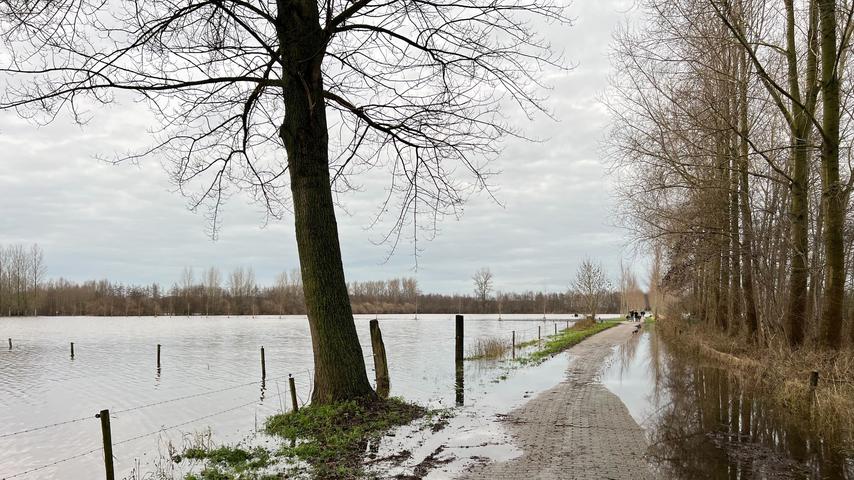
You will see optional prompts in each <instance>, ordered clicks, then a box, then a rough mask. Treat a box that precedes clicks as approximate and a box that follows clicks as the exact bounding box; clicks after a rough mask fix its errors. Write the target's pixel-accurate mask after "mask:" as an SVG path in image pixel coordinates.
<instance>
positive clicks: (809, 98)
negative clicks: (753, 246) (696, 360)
mask: <svg viewBox="0 0 854 480" xmlns="http://www.w3.org/2000/svg"><path fill="white" fill-rule="evenodd" d="M784 3H785V6H786V58H787V66H788V80H789V95H790V96H791V97H792V99H793V101H792V102H791V105H792V109H791V111H792V119H791V122H792V123H791V125H790V127H791V145H792V174H791V176H792V182H791V186H790V188H791V198H790V201H791V203H790V207H789V219H790V222H791V230H790V235H791V241H792V245H791V252H792V269H791V274H790V276H789V304H788V308H787V312H786V333H787V336H788V339H789V344H790V345H792V346H799V345H801V344H802V343H803V342H804V330H805V328H806V323H807V296H808V291H807V282H808V279H809V264H808V256H809V237H808V234H809V233H808V231H809V148H810V147H809V142H808V140H809V135H810V132H811V131H812V125H811V123H810V115H811V114H812V112H813V111H814V105H815V94H816V91H815V84H816V76H817V75H816V70H817V69H816V52H815V49H814V48H808V49H807V50H808V51H807V66H806V82H805V85H806V92H805V95H804V96H803V97H802V96H801V89H800V83H799V81H800V72H799V70H798V48H797V45H796V42H795V29H796V27H795V8H794V2H793V1H792V0H786V1H785V2H784ZM815 17H816V15H815V3H814V2H810V7H809V23H810V28H809V36H810V38H809V39H808V42H809V45H810V46H815V38H816V37H815V28H816V25H815V21H816V18H815ZM804 99H806V102H804Z"/></svg>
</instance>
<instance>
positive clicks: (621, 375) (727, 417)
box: [602, 329, 854, 480]
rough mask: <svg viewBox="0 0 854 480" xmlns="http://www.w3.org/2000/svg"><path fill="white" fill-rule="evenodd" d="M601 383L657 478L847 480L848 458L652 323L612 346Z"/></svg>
mask: <svg viewBox="0 0 854 480" xmlns="http://www.w3.org/2000/svg"><path fill="white" fill-rule="evenodd" d="M602 383H603V384H604V385H605V386H606V387H607V388H608V389H610V390H611V391H612V392H614V393H615V394H616V395H618V396H619V397H620V399H621V400H622V401H623V403H624V404H625V405H626V406H627V407H628V409H629V412H630V413H631V415H632V417H633V418H634V419H635V420H636V421H637V422H638V424H639V425H641V427H643V428H644V429H645V431H646V433H647V437H648V439H649V441H650V445H651V446H650V449H649V452H648V457H649V460H650V462H651V463H652V466H653V468H654V469H655V470H656V471H657V473H658V474H659V476H660V477H661V478H673V479H693V478H715V479H717V478H720V479H733V480H766V479H768V480H771V479H829V480H852V479H854V458H851V457H849V458H845V457H844V456H842V455H840V454H839V453H836V451H835V450H834V445H833V444H832V443H831V442H829V441H826V440H822V439H820V438H818V437H817V436H815V435H813V434H811V433H810V432H809V431H807V430H806V429H805V428H803V426H802V425H794V424H791V423H787V422H786V421H785V420H784V417H783V416H781V415H779V412H775V411H774V410H773V409H772V408H771V407H770V406H769V405H767V403H766V402H763V399H762V397H761V396H759V395H757V394H756V393H755V392H753V391H752V390H751V388H750V386H749V385H742V384H740V383H739V382H738V380H737V379H736V378H734V377H733V376H731V375H729V374H728V373H727V372H726V371H724V370H721V369H718V368H713V367H710V366H708V365H703V364H702V363H700V362H699V361H698V359H697V358H696V357H694V356H691V355H688V354H685V353H682V352H680V351H676V350H672V349H669V348H668V346H667V343H666V342H665V341H664V340H662V339H661V338H660V337H658V336H657V335H656V334H655V332H654V329H648V330H647V331H644V333H643V334H641V335H636V336H634V337H632V339H631V340H630V341H628V342H627V343H625V344H624V345H622V346H620V347H619V348H617V349H616V350H615V352H614V356H613V358H612V359H611V362H610V365H609V366H608V367H607V368H606V369H605V370H604V372H603V374H602Z"/></svg>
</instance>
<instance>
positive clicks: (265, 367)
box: [261, 347, 267, 380]
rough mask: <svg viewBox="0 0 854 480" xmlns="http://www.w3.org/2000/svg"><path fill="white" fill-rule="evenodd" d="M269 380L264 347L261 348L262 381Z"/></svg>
mask: <svg viewBox="0 0 854 480" xmlns="http://www.w3.org/2000/svg"><path fill="white" fill-rule="evenodd" d="M265 378H267V360H266V359H265V358H264V347H261V379H262V380H263V379H265Z"/></svg>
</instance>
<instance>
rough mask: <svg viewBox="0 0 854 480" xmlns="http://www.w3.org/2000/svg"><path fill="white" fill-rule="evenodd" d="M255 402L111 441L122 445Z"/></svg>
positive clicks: (251, 403)
mask: <svg viewBox="0 0 854 480" xmlns="http://www.w3.org/2000/svg"><path fill="white" fill-rule="evenodd" d="M256 403H258V400H252V401H251V402H247V403H243V404H241V405H237V406H235V407H231V408H227V409H225V410H220V411H218V412H214V413H211V414H208V415H203V416H201V417H197V418H194V419H192V420H187V421H185V422H181V423H176V424H174V425H170V426H168V427H160V428H159V429H157V430H155V431H152V432H148V433H143V434H141V435H136V436H134V437H130V438H127V439H124V440H122V441H119V442H114V443H113V446H116V445H123V444H125V443H130V442H132V441H134V440H139V439H141V438H145V437H150V436H152V435H156V434H158V433H163V432H167V431H169V430H173V429H175V428H178V427H183V426H185V425H189V424H191V423H195V422H198V421H200V420H205V419H208V418H211V417H215V416H217V415H222V414H223V413H228V412H233V411H234V410H239V409H241V408H245V407H248V406H249V405H253V404H256Z"/></svg>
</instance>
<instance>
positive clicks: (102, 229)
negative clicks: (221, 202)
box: [0, 0, 642, 293]
mask: <svg viewBox="0 0 854 480" xmlns="http://www.w3.org/2000/svg"><path fill="white" fill-rule="evenodd" d="M632 3H633V2H631V1H630V0H609V1H603V0H576V1H575V3H574V4H573V5H571V6H570V8H569V14H570V15H571V16H572V17H573V18H575V25H574V26H572V27H569V28H564V27H561V28H551V29H549V30H548V32H549V40H550V41H551V42H552V43H553V45H554V46H555V47H556V48H558V49H563V50H564V52H565V56H566V58H567V60H568V61H569V62H571V63H572V64H573V65H575V68H574V69H573V70H572V71H570V72H561V73H554V74H550V75H549V76H548V77H547V81H548V83H549V84H550V85H552V87H553V90H552V92H551V95H550V100H549V106H550V107H551V108H552V110H553V112H554V114H555V116H556V118H557V121H552V120H549V119H547V118H541V119H537V120H536V121H534V122H525V124H522V125H520V126H521V127H522V128H523V129H524V130H525V131H527V132H529V133H535V134H536V135H538V136H539V137H541V138H544V139H545V140H544V141H543V142H539V143H525V142H521V141H511V142H508V143H507V145H506V148H505V150H504V152H503V154H502V155H501V157H500V158H499V159H497V160H496V162H495V163H494V164H493V167H494V168H495V169H497V170H500V171H502V174H501V175H500V176H499V177H497V178H495V179H494V182H493V183H497V185H498V188H497V190H496V196H497V198H498V199H499V200H500V201H501V203H502V205H498V204H496V203H495V202H493V201H492V200H491V199H489V198H488V197H486V196H479V197H475V198H473V199H472V200H471V201H470V202H469V203H468V204H467V205H466V207H465V213H464V215H463V216H462V218H461V219H460V220H455V219H446V220H445V221H444V222H443V223H442V224H441V225H440V231H439V233H438V236H437V237H436V238H435V239H434V240H432V241H431V242H429V243H426V242H422V243H421V244H419V247H420V248H421V249H423V251H421V253H420V256H419V258H418V268H417V271H416V269H415V259H414V257H413V248H412V245H411V244H409V243H405V242H404V243H402V244H401V245H400V246H399V247H398V250H397V252H396V253H395V254H394V255H393V256H392V257H391V258H389V259H388V260H387V261H386V258H387V256H388V247H387V246H382V245H380V246H378V245H376V243H375V242H376V241H377V240H378V239H380V238H381V236H382V234H383V233H385V232H384V231H383V230H381V229H380V230H367V227H368V223H369V220H370V218H371V214H372V213H373V212H374V211H375V207H376V205H377V203H378V202H379V200H380V198H382V196H383V194H384V192H383V191H382V190H381V189H380V188H370V189H365V190H364V191H362V192H358V193H354V194H351V195H349V196H348V197H346V198H344V204H345V206H346V207H347V210H348V212H349V213H346V212H344V211H342V210H340V209H339V210H338V224H339V228H340V235H341V244H342V245H341V246H342V250H343V255H344V265H345V270H346V274H347V279H348V280H370V279H385V278H390V277H395V276H415V277H417V279H418V281H419V284H420V286H421V289H422V290H423V291H425V292H443V293H447V292H469V291H470V290H471V283H472V282H471V276H472V274H473V272H474V271H475V270H477V269H478V268H480V267H489V268H490V269H491V270H492V271H493V273H494V274H495V282H496V288H497V289H499V290H505V291H509V290H528V289H533V290H548V291H562V290H564V289H566V287H567V285H569V283H570V281H571V278H572V276H573V274H574V271H575V269H576V267H577V265H578V264H579V262H580V261H581V260H582V259H583V258H584V257H585V256H589V257H591V258H593V259H598V260H601V261H602V263H603V264H604V265H605V267H606V269H607V270H608V271H609V272H610V273H611V275H612V277H614V278H615V277H616V272H618V271H619V262H620V259H621V258H626V257H628V256H630V254H631V252H630V250H629V249H627V248H626V246H625V241H624V239H623V234H622V232H621V231H620V230H619V229H618V228H616V227H614V226H613V224H614V223H615V222H614V220H613V209H614V208H613V199H612V198H611V196H610V192H612V191H613V189H614V186H613V185H612V184H611V183H610V181H609V178H608V176H607V172H606V165H605V164H604V162H603V160H602V158H601V153H600V148H601V142H602V140H603V138H604V136H605V134H606V126H607V122H608V114H607V112H606V111H605V109H604V108H603V107H602V106H601V105H600V104H599V103H598V101H597V97H598V95H600V94H601V93H602V92H603V89H604V88H605V87H606V85H607V81H608V76H609V75H610V74H611V69H610V64H609V60H608V47H609V44H610V41H611V34H612V32H613V29H614V28H615V26H617V25H618V24H619V23H620V22H623V21H625V18H626V12H627V11H628V10H629V9H630V8H631V5H632ZM138 109H139V107H138V106H136V105H134V104H129V105H128V104H122V105H114V106H112V107H110V108H105V109H102V110H99V111H97V112H95V115H94V117H93V119H92V121H91V122H90V123H89V124H88V125H85V126H79V125H75V124H73V123H71V122H70V121H68V120H66V119H59V120H57V121H56V122H54V123H53V124H51V125H49V126H46V127H38V128H36V127H34V126H33V125H32V124H30V123H28V122H26V121H24V120H21V119H19V118H18V117H17V116H16V115H15V114H13V113H9V112H0V152H2V153H0V156H2V167H3V168H2V170H0V244H6V245H8V244H12V243H21V244H31V243H38V244H39V245H41V246H42V247H43V249H44V250H45V256H46V260H47V264H48V275H49V276H51V277H60V276H61V277H65V278H69V279H72V280H86V279H98V278H109V279H111V280H115V281H120V282H125V283H151V282H158V283H161V284H164V285H167V286H168V285H171V284H172V283H173V282H175V281H176V280H177V279H178V277H179V274H180V271H181V270H182V268H183V267H184V266H192V267H194V269H195V270H196V271H197V272H198V271H201V270H202V269H204V268H207V267H208V266H211V265H215V266H218V267H220V268H222V269H223V270H229V269H231V268H234V267H236V266H241V265H242V266H252V267H254V269H255V272H256V276H257V279H258V281H259V282H261V283H269V282H272V280H273V278H274V277H275V275H276V273H277V272H279V271H282V270H291V269H292V268H295V267H297V254H296V243H295V240H294V234H293V218H292V217H286V218H285V219H284V220H282V221H281V222H278V223H274V224H270V225H267V226H263V215H262V214H261V212H260V211H259V208H258V207H257V206H253V205H251V204H249V203H248V199H244V198H241V197H234V198H232V199H231V201H230V202H229V203H228V205H227V206H226V210H225V216H224V221H223V225H222V230H221V232H220V235H219V238H218V239H217V240H216V241H213V240H211V239H210V238H209V237H208V236H207V224H206V220H205V218H204V217H203V216H202V215H198V214H194V213H192V212H190V211H188V210H187V208H186V200H185V199H184V198H182V197H181V196H180V195H178V194H176V193H173V192H171V191H170V185H169V182H168V178H167V175H166V174H165V173H164V171H163V169H162V167H161V165H160V163H159V161H158V160H157V159H156V158H152V159H149V160H148V161H144V162H142V163H141V164H140V165H138V166H132V165H121V166H112V165H107V164H105V163H103V162H101V161H99V160H97V159H96V158H95V157H96V155H99V154H100V155H107V156H109V155H110V154H113V153H114V152H124V151H126V150H127V149H128V148H132V147H134V146H140V145H144V144H145V141H146V140H147V137H146V128H147V127H148V126H149V121H150V118H149V117H148V116H147V115H146V114H145V112H142V111H139V110H138ZM369 185H373V184H369ZM639 273H642V272H639Z"/></svg>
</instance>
